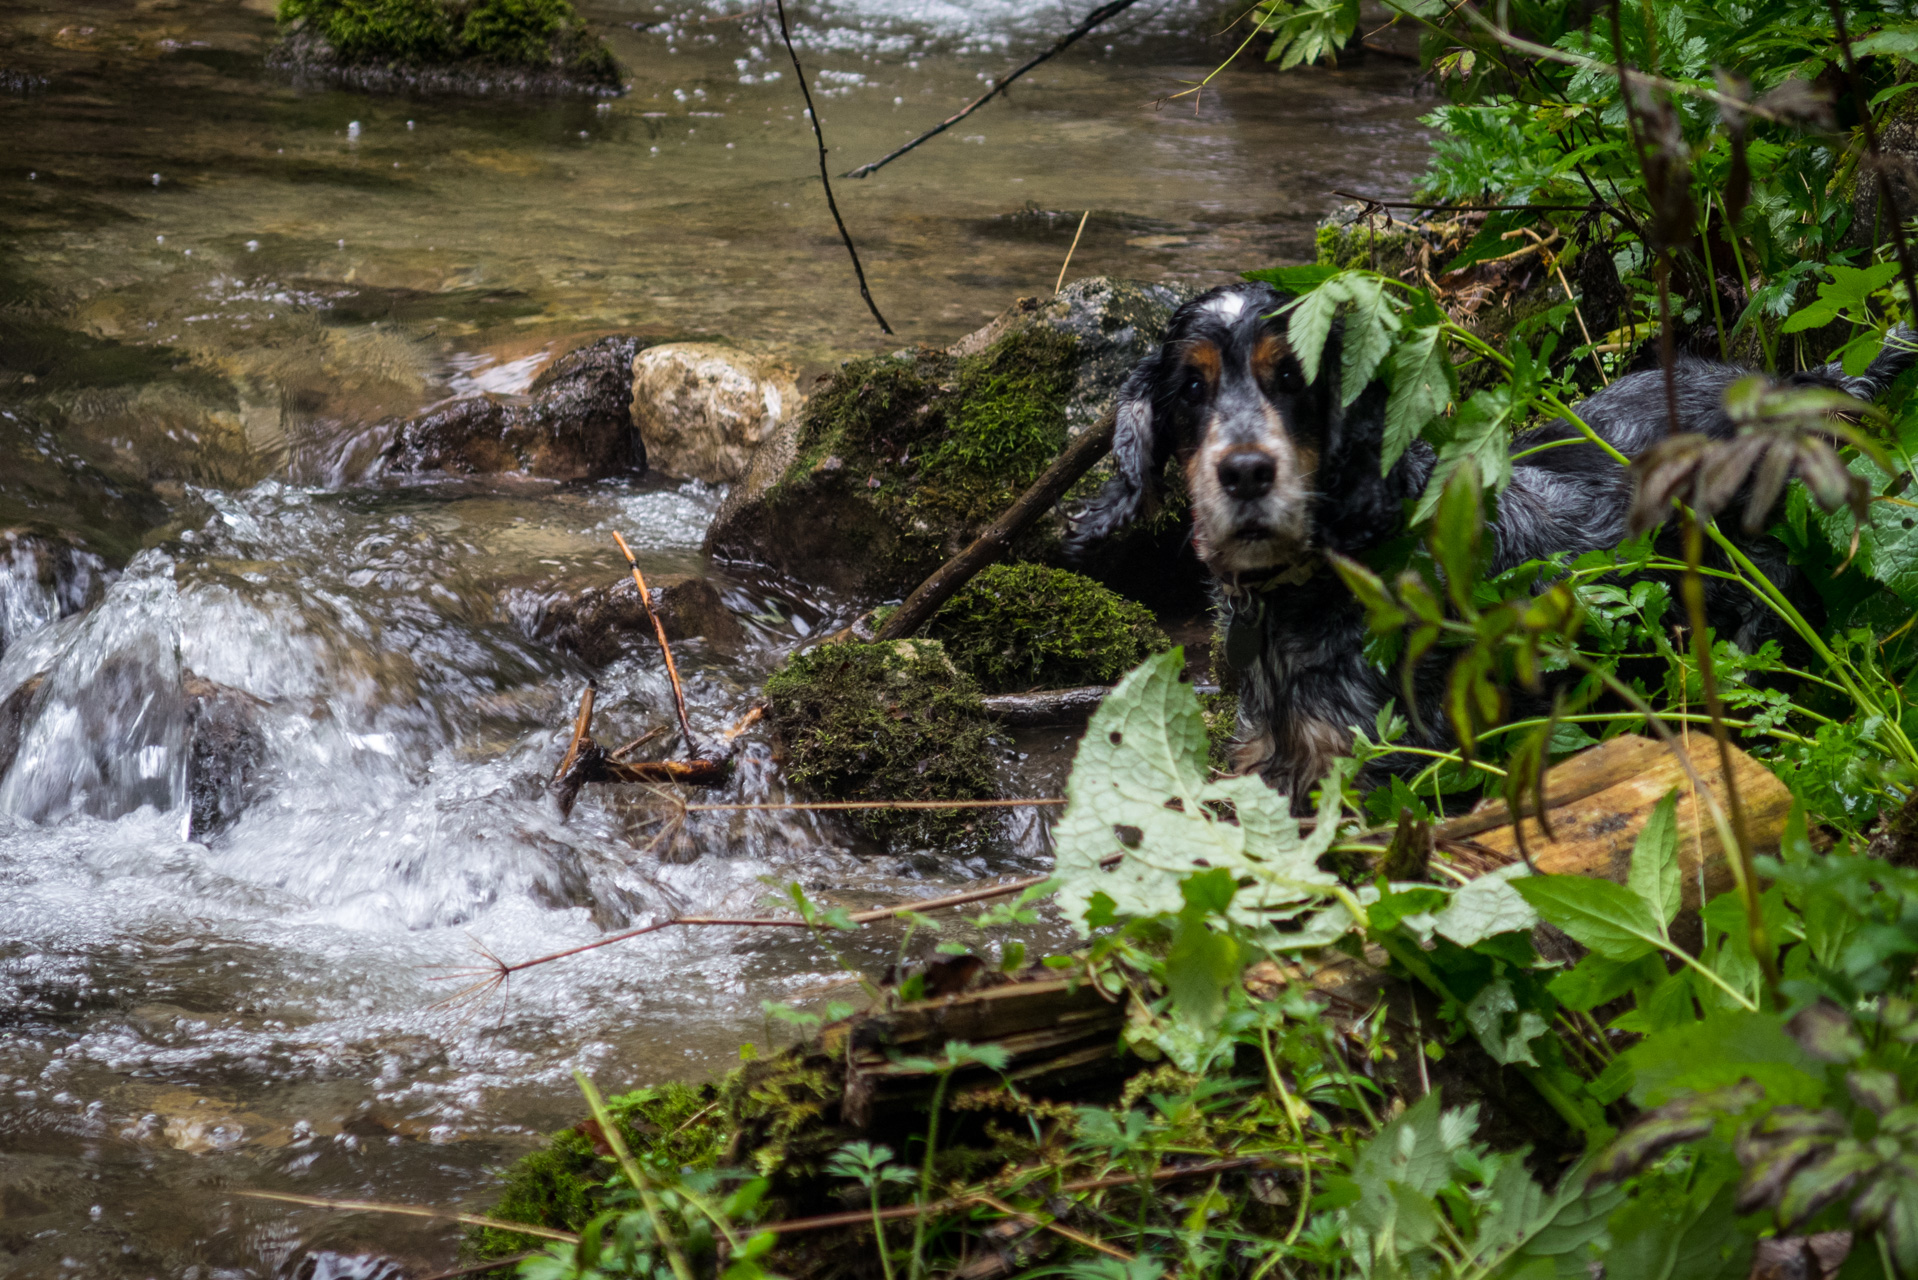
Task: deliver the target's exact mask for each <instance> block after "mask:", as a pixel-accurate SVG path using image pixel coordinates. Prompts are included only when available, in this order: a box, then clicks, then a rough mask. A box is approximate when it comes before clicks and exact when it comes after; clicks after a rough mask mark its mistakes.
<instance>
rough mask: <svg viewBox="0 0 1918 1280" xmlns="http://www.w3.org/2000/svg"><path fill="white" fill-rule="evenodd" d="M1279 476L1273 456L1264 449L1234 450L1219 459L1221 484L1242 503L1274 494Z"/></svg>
mask: <svg viewBox="0 0 1918 1280" xmlns="http://www.w3.org/2000/svg"><path fill="white" fill-rule="evenodd" d="M1277 474H1278V468H1277V467H1275V466H1273V465H1272V455H1271V454H1269V453H1267V452H1265V451H1264V450H1263V449H1234V450H1232V452H1230V453H1228V454H1226V455H1225V456H1224V457H1223V458H1220V459H1219V484H1220V485H1221V487H1223V488H1224V489H1225V491H1226V492H1227V493H1229V494H1231V495H1232V496H1233V497H1235V498H1237V499H1238V500H1239V501H1241V502H1251V501H1253V500H1254V499H1257V498H1263V497H1264V496H1265V495H1266V494H1268V493H1270V492H1272V481H1273V479H1274V478H1275V477H1276V476H1277Z"/></svg>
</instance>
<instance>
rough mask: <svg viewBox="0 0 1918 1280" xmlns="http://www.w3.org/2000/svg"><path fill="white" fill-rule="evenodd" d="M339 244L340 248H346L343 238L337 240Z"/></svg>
mask: <svg viewBox="0 0 1918 1280" xmlns="http://www.w3.org/2000/svg"><path fill="white" fill-rule="evenodd" d="M339 246H340V248H342V249H344V248H346V241H344V240H341V241H339Z"/></svg>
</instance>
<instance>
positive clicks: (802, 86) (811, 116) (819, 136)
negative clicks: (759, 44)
mask: <svg viewBox="0 0 1918 1280" xmlns="http://www.w3.org/2000/svg"><path fill="white" fill-rule="evenodd" d="M1128 2H1130V0H1128ZM777 4H778V7H779V38H780V39H782V40H784V41H785V42H786V54H787V56H788V57H790V58H791V59H792V61H793V75H795V76H797V77H798V79H799V92H800V93H802V94H804V95H805V98H806V118H807V119H808V120H810V121H811V122H812V136H813V141H815V142H817V143H818V144H819V185H821V186H822V187H824V188H825V189H826V207H827V208H828V209H831V210H832V220H833V222H834V223H835V224H836V225H837V226H838V227H839V238H840V239H841V240H843V241H845V243H846V256H848V257H850V258H851V259H852V273H853V274H854V275H855V276H857V277H859V296H860V297H862V298H864V299H865V300H866V310H868V311H870V312H872V318H873V319H875V320H877V321H878V322H879V331H880V332H881V333H885V334H890V333H891V332H892V326H891V325H889V324H887V323H886V317H884V316H882V315H880V314H879V304H878V303H876V302H874V301H873V300H872V290H871V289H869V288H867V287H866V269H865V268H864V267H862V266H860V265H859V250H858V249H856V248H854V247H853V243H852V233H851V232H849V231H847V230H846V220H845V219H844V218H842V217H840V216H839V202H838V201H837V200H835V199H833V197H832V175H831V174H830V173H829V172H828V171H827V168H826V134H825V132H824V130H822V129H821V128H820V127H819V111H818V109H817V108H815V107H814V106H813V104H812V89H811V88H809V87H808V86H807V84H806V70H805V68H804V67H801V66H800V65H799V50H797V49H795V48H793V37H792V31H791V30H790V29H789V28H788V27H787V25H786V0H777Z"/></svg>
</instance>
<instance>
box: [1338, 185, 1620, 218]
mask: <svg viewBox="0 0 1918 1280" xmlns="http://www.w3.org/2000/svg"><path fill="white" fill-rule="evenodd" d="M1332 194H1333V195H1335V196H1344V197H1345V198H1346V199H1347V200H1362V201H1364V202H1365V203H1366V204H1375V205H1379V206H1381V207H1383V208H1386V209H1426V210H1429V211H1431V212H1433V213H1503V212H1512V213H1518V212H1526V213H1592V212H1595V211H1598V210H1602V209H1605V208H1606V207H1607V206H1606V205H1605V203H1604V202H1603V201H1593V202H1592V203H1591V204H1446V203H1445V202H1443V201H1435V200H1382V199H1380V198H1379V197H1378V196H1365V195H1360V194H1359V193H1358V192H1356V191H1337V190H1335V191H1333V192H1332Z"/></svg>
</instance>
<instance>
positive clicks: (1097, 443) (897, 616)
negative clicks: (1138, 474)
mask: <svg viewBox="0 0 1918 1280" xmlns="http://www.w3.org/2000/svg"><path fill="white" fill-rule="evenodd" d="M1114 421H1115V419H1114V417H1113V415H1112V414H1111V413H1109V412H1108V413H1107V414H1106V415H1105V417H1104V418H1102V419H1100V420H1099V425H1097V426H1095V427H1093V428H1092V429H1091V430H1090V431H1088V432H1086V433H1085V434H1084V435H1082V436H1080V437H1079V438H1078V439H1077V440H1074V441H1073V442H1072V443H1071V444H1069V445H1067V446H1066V448H1065V452H1063V453H1061V454H1060V455H1059V456H1058V457H1057V458H1054V459H1053V460H1052V465H1051V466H1049V467H1047V468H1046V469H1045V471H1044V472H1043V473H1042V474H1041V475H1040V476H1039V478H1038V479H1037V480H1034V481H1033V482H1032V487H1031V488H1029V489H1027V490H1026V491H1025V492H1024V493H1022V494H1020V495H1019V500H1018V501H1016V502H1014V503H1013V504H1012V505H1011V506H1010V507H1007V508H1006V510H1005V514H1003V515H1001V516H1000V517H999V518H998V519H997V520H994V521H993V522H992V523H991V524H990V525H988V526H986V531H985V532H984V533H982V534H980V535H979V536H978V537H977V538H976V539H974V540H973V543H972V545H971V546H969V547H967V548H966V549H965V550H964V551H961V552H960V553H959V554H958V555H956V556H954V557H953V558H952V559H950V560H948V561H946V562H945V563H944V564H942V565H940V566H939V567H938V568H937V569H935V570H933V573H932V576H931V577H929V578H927V579H926V580H925V581H924V582H922V583H920V584H919V585H918V586H917V587H916V588H914V589H913V593H912V594H911V595H909V596H907V597H906V601H905V603H904V604H902V605H900V606H899V607H898V608H897V609H895V610H893V612H892V614H891V616H889V617H888V618H887V619H886V621H885V623H884V624H883V625H882V626H881V627H880V628H879V631H878V633H877V634H876V635H875V636H874V637H873V638H874V639H875V640H878V641H886V640H903V639H905V638H906V637H907V636H909V635H911V634H912V633H913V632H915V631H917V630H918V629H919V628H920V627H922V626H924V625H925V624H926V622H927V621H928V620H930V619H931V617H932V615H933V614H935V613H937V612H939V606H940V605H942V604H944V603H945V602H946V601H948V600H950V599H951V598H952V595H953V593H954V592H955V591H957V590H959V588H960V587H963V586H965V585H966V583H967V582H969V581H971V579H972V576H973V575H974V574H976V573H978V572H979V571H980V570H981V569H983V568H985V567H986V566H987V565H989V564H993V563H995V562H996V561H998V560H999V559H1001V558H1002V557H1003V556H1004V555H1005V554H1006V550H1007V549H1008V548H1009V547H1011V546H1012V544H1013V542H1014V540H1016V539H1017V538H1018V536H1019V535H1020V534H1022V533H1024V532H1025V531H1026V529H1027V528H1028V527H1029V526H1030V525H1031V524H1032V522H1033V521H1035V520H1037V519H1038V518H1039V517H1040V516H1042V515H1044V514H1045V513H1046V512H1047V511H1049V510H1051V509H1052V504H1053V503H1055V502H1057V501H1058V500H1059V499H1060V498H1063V497H1064V496H1065V493H1066V490H1067V489H1070V488H1071V487H1072V486H1073V485H1074V484H1075V483H1077V482H1078V480H1079V478H1080V477H1081V476H1083V475H1085V473H1086V472H1088V471H1090V470H1092V467H1093V464H1094V463H1096V462H1098V461H1099V459H1101V458H1103V457H1105V456H1106V454H1107V453H1109V452H1111V450H1112V427H1113V422H1114Z"/></svg>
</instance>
